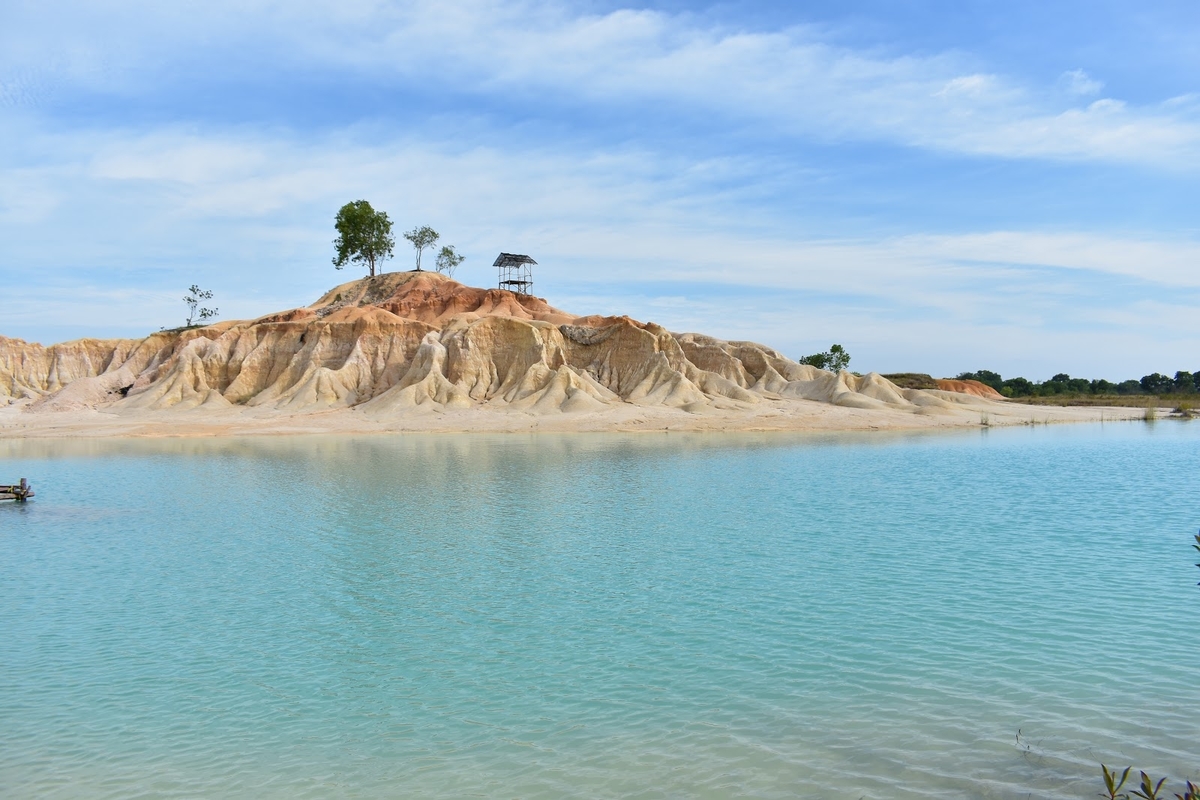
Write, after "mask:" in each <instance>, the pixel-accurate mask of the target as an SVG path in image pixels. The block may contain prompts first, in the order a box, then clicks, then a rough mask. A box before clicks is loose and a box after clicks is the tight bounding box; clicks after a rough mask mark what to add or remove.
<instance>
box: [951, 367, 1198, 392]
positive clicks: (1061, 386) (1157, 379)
mask: <svg viewBox="0 0 1200 800" xmlns="http://www.w3.org/2000/svg"><path fill="white" fill-rule="evenodd" d="M956 377H957V379H958V380H960V381H966V380H970V381H979V382H980V383H984V384H987V385H988V386H991V387H992V388H993V389H995V390H996V391H997V392H999V393H1000V394H1002V395H1004V396H1005V397H1050V396H1054V395H1111V394H1119V395H1138V394H1144V395H1163V394H1195V393H1196V392H1200V381H1198V380H1197V378H1198V375H1197V373H1192V372H1185V371H1182V370H1181V371H1179V372H1176V373H1175V377H1173V378H1170V377H1167V376H1166V375H1163V374H1161V373H1158V372H1152V373H1151V374H1149V375H1145V376H1143V377H1142V378H1141V380H1134V379H1132V378H1131V379H1129V380H1126V381H1121V382H1120V383H1112V382H1111V381H1106V380H1104V379H1103V378H1101V379H1097V380H1089V379H1087V378H1072V377H1071V376H1070V375H1068V374H1066V373H1065V372H1060V373H1058V374H1057V375H1055V376H1054V377H1052V378H1050V380H1047V381H1041V382H1038V383H1035V382H1033V381H1031V380H1028V379H1027V378H1003V377H1001V375H1000V373H998V372H992V371H991V370H987V369H981V370H977V371H975V372H963V373H960V374H959V375H957V376H956Z"/></svg>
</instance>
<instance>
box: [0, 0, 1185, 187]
mask: <svg viewBox="0 0 1200 800" xmlns="http://www.w3.org/2000/svg"><path fill="white" fill-rule="evenodd" d="M24 11H25V13H24V14H21V15H16V19H15V20H14V22H15V24H13V25H12V26H11V27H9V32H8V33H7V34H0V52H3V51H4V50H5V48H6V47H8V48H9V54H8V55H7V56H3V55H0V83H6V84H7V83H12V82H13V81H15V80H17V78H15V77H14V76H18V75H22V74H24V75H25V76H26V77H24V78H21V79H20V80H21V81H23V83H22V85H25V84H29V85H32V84H33V83H36V82H37V80H38V79H35V78H33V77H30V70H34V71H37V70H41V71H42V73H43V77H44V76H47V75H52V76H53V77H54V79H55V80H60V81H67V82H75V83H78V84H81V85H84V86H88V87H91V88H93V89H97V90H107V91H118V92H121V91H136V90H137V87H145V86H148V85H158V84H159V82H163V81H165V82H167V83H166V84H165V85H166V87H167V88H169V86H170V81H171V80H172V79H173V78H174V76H176V75H177V74H178V73H180V72H184V73H188V74H193V73H196V72H205V71H212V72H215V73H220V72H221V71H222V70H224V69H229V67H226V66H225V65H224V62H226V61H228V62H230V63H232V64H233V65H234V66H233V67H232V68H233V69H238V70H247V69H252V70H253V71H262V72H264V73H268V74H269V73H272V72H276V71H278V72H279V73H281V74H287V73H288V72H289V71H290V70H295V69H303V70H304V71H306V73H309V74H311V73H312V71H314V70H315V71H333V72H334V73H335V74H338V76H339V79H347V80H364V79H365V80H370V81H383V82H385V83H386V82H396V81H399V82H404V83H412V84H415V85H421V86H427V87H451V88H452V89H453V90H454V91H462V92H468V93H482V94H485V95H491V96H494V97H495V98H497V99H498V100H500V101H504V100H506V99H514V98H525V99H528V98H531V97H536V98H540V99H541V101H542V102H543V104H547V105H548V104H553V103H589V104H592V105H598V106H600V107H606V108H612V109H614V111H615V113H621V112H623V111H634V112H636V110H637V109H639V108H644V107H645V106H647V104H650V105H653V106H655V107H660V108H668V109H673V110H677V111H678V112H680V113H685V114H696V115H710V118H712V119H719V120H722V121H723V123H724V124H732V125H744V124H755V125H759V126H766V127H767V128H769V129H772V130H774V131H776V132H778V133H780V134H784V135H793V136H803V137H815V138H818V139H826V140H845V139H850V140H860V141H890V142H897V143H900V144H904V145H909V146H916V147H923V148H930V149H935V150H947V151H953V152H960V153H973V154H983V155H991V156H1001V157H1007V158H1051V159H1073V160H1103V161H1114V162H1131V163H1143V164H1154V165H1158V166H1169V167H1172V168H1180V167H1181V166H1182V167H1187V165H1195V164H1197V163H1200V157H1198V156H1200V124H1198V123H1197V118H1196V113H1195V109H1194V107H1193V106H1192V105H1189V104H1179V103H1172V102H1165V103H1163V104H1160V105H1158V106H1144V107H1133V106H1129V105H1126V104H1124V103H1121V102H1120V100H1119V99H1117V98H1108V99H1102V100H1099V101H1097V102H1094V103H1092V104H1091V105H1089V106H1083V107H1080V106H1078V105H1075V104H1074V103H1075V102H1076V100H1077V99H1078V98H1082V97H1085V96H1091V95H1095V94H1096V93H1098V92H1099V90H1100V89H1101V88H1102V84H1101V83H1100V82H1099V81H1096V80H1095V79H1093V78H1091V77H1090V76H1089V75H1088V74H1087V73H1086V72H1084V71H1083V70H1080V69H1077V70H1072V71H1070V72H1067V73H1064V75H1063V76H1062V77H1061V78H1060V84H1062V85H1063V86H1065V88H1066V89H1067V93H1068V94H1069V95H1070V96H1071V99H1068V100H1067V101H1066V102H1065V103H1064V100H1063V97H1062V94H1061V93H1060V92H1055V91H1053V87H1050V86H1046V87H1038V86H1029V85H1022V84H1021V83H1019V82H1017V81H1015V80H1013V79H1011V78H1006V77H1004V76H1002V75H995V74H988V73H984V72H980V71H979V70H978V69H977V68H975V65H974V64H972V63H969V62H968V61H967V60H966V59H965V58H964V57H962V56H955V55H948V54H943V55H932V56H925V55H922V56H907V57H904V56H901V57H885V56H881V55H878V54H875V53H871V52H858V51H854V50H850V49H847V48H844V47H836V46H832V45H830V44H828V43H826V42H823V41H822V40H821V39H820V38H819V35H818V33H816V32H814V31H813V30H812V29H808V28H789V29H785V30H776V31H753V30H741V29H731V28H727V27H721V26H717V25H714V24H710V23H706V22H703V21H702V20H700V19H699V18H696V17H691V16H685V15H672V14H667V13H663V12H657V11H647V10H631V9H624V10H617V11H614V12H612V13H608V14H602V15H597V14H581V13H577V12H576V11H574V10H573V9H572V7H571V6H570V5H568V4H566V3H564V2H558V1H556V0H545V1H544V2H534V1H533V0H527V1H526V2H500V0H461V1H460V2H453V3H450V2H442V1H440V0H439V1H435V0H414V1H413V2H405V3H382V2H369V1H366V0H364V1H363V2H356V3H332V2H294V3H283V4H281V3H273V2H259V3H251V4H249V5H247V4H245V3H240V2H239V3H236V4H233V3H232V0H228V1H226V0H213V2H209V3H205V4H194V5H186V6H181V5H178V4H160V3H127V4H123V5H122V6H121V7H120V8H116V9H114V8H108V9H104V11H103V12H102V13H101V12H98V11H97V10H96V9H94V8H93V7H91V6H88V5H81V6H78V7H77V8H75V9H73V10H71V11H72V12H73V13H68V11H66V10H64V9H62V8H61V7H59V6H57V5H56V6H54V7H44V10H42V6H40V5H39V6H34V5H29V6H26V7H25V8H24ZM64 20H65V21H64ZM101 43H104V44H101ZM43 53H58V54H60V55H58V56H56V58H55V59H54V61H53V62H48V61H46V60H45V56H44V55H42V54H43ZM346 70H349V71H350V72H351V73H354V75H353V76H352V77H346V76H345V75H343V74H342V73H341V72H339V71H346ZM160 88H162V86H160ZM11 93H12V91H10V94H11ZM1188 168H1190V167H1188Z"/></svg>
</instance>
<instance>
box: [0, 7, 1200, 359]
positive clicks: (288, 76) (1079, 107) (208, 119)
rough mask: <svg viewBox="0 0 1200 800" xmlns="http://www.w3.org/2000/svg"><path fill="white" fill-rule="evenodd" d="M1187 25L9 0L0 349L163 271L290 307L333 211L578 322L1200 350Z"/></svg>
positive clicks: (0, 152) (865, 354)
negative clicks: (449, 247) (588, 316)
mask: <svg viewBox="0 0 1200 800" xmlns="http://www.w3.org/2000/svg"><path fill="white" fill-rule="evenodd" d="M1198 42H1200V5H1198V4H1196V3H1194V2H1158V3H1154V4H1145V3H1134V2H1103V1H1102V0H1091V1H1090V2H1071V1H1070V0H1063V1H1062V2H1055V3H1044V2H1021V1H1019V0H1013V1H1010V2H1004V3H999V2H989V3H984V2H973V1H972V0H956V1H955V2H932V1H927V2H922V1H920V0H909V1H907V2H906V1H905V0H893V1H892V2H882V0H880V1H879V2H808V3H803V2H797V3H769V2H725V3H715V4H707V3H692V2H683V1H682V0H665V1H664V2H657V3H649V4H640V5H632V4H624V3H618V2H609V1H608V0H595V1H593V2H566V1H565V0H544V1H537V2H533V1H531V2H508V3H500V2H489V1H488V0H470V1H468V2H449V1H448V0H442V2H425V1H424V0H419V1H417V2H383V1H382V0H378V1H372V0H342V2H336V3H334V2H306V1H305V0H293V2H253V1H250V2H247V0H240V2H236V3H234V2H225V1H224V0H209V2H205V3H184V2H180V3H172V4H164V3H158V2H125V3H120V4H101V3H82V2H74V3H73V2H64V3H58V4H46V3H32V2H23V1H22V0H8V2H6V3H5V4H4V8H3V10H0V281H3V283H4V286H5V289H4V294H3V296H2V297H0V333H2V334H5V335H8V336H17V337H21V338H26V339H29V340H36V341H42V342H45V343H49V342H53V341H61V340H65V339H71V338H76V337H81V336H139V335H144V334H145V333H147V332H150V331H153V330H157V329H158V328H160V327H162V326H165V325H166V326H169V325H175V324H179V323H181V322H182V320H183V314H184V311H185V307H184V305H183V303H182V301H181V299H180V298H181V297H182V295H183V293H184V291H185V290H186V288H187V286H189V285H190V284H192V283H198V284H200V285H201V286H203V287H206V288H209V289H212V290H213V291H214V292H215V294H216V298H215V302H216V304H217V305H218V306H219V307H220V309H221V316H222V318H227V319H228V318H234V317H253V316H257V315H259V314H262V313H266V312H268V311H273V310H277V309H281V308H286V307H293V306H297V305H304V304H307V303H309V302H312V301H313V300H314V299H316V297H318V296H319V295H320V294H321V293H322V292H323V291H324V290H325V289H327V288H329V287H330V286H332V285H334V284H336V283H339V282H343V281H346V280H350V279H352V278H354V277H357V275H356V273H354V272H351V271H343V272H338V271H336V270H334V269H333V267H332V265H331V263H330V259H331V258H332V255H333V253H332V246H331V240H332V238H333V235H334V232H333V229H332V224H333V216H334V214H335V213H336V211H337V208H338V207H339V206H340V205H342V204H343V203H345V202H348V201H350V200H355V199H360V198H361V199H367V200H370V201H371V202H372V203H373V204H374V205H375V206H376V208H381V209H383V210H386V211H387V212H388V213H389V214H390V215H391V217H392V219H393V220H394V221H395V222H396V225H397V227H398V229H400V230H405V229H408V228H410V227H413V226H415V225H431V226H433V227H434V228H436V229H437V230H438V231H440V232H441V234H442V238H443V242H444V243H452V244H454V245H456V246H457V247H458V249H459V250H460V251H461V252H462V253H464V254H465V255H466V256H467V261H466V262H465V264H464V265H463V267H462V268H461V269H460V271H459V274H458V277H459V278H460V279H462V280H464V282H467V283H472V284H475V285H485V286H486V285H492V284H493V283H494V281H495V275H494V274H493V270H492V269H491V268H490V264H491V262H492V260H493V259H494V257H495V255H496V253H498V252H499V251H501V250H507V251H515V252H527V253H530V254H531V255H533V256H534V257H535V258H537V259H538V261H539V262H540V263H541V266H540V268H539V269H538V270H537V272H536V273H535V280H536V281H537V292H538V294H540V295H543V296H545V297H546V298H547V299H548V300H549V301H550V302H551V303H552V304H554V305H557V306H559V307H561V308H565V309H568V310H571V311H575V312H577V313H581V314H584V313H628V314H630V315H631V316H634V317H637V318H639V319H648V320H653V321H655V322H658V323H660V324H663V325H665V326H667V327H668V328H671V329H672V330H678V331H686V330H694V331H701V332H705V333H710V334H713V335H717V336H721V337H724V338H741V339H752V340H756V341H761V342H764V343H766V344H769V345H772V346H775V347H777V348H779V349H780V350H782V351H783V352H785V353H787V354H789V355H791V356H793V357H797V356H801V355H805V354H807V353H811V352H815V351H818V350H824V349H825V348H826V347H828V345H829V344H830V343H832V342H840V343H841V344H843V345H845V346H846V348H847V349H848V350H849V351H850V353H851V354H852V355H853V362H852V367H854V368H856V369H859V370H863V371H867V370H877V371H881V372H889V371H900V370H905V371H908V370H912V371H921V372H930V373H932V374H935V375H939V376H941V375H953V374H956V373H958V372H961V371H963V370H973V369H979V368H988V369H994V370H997V371H999V372H1001V373H1003V374H1005V375H1017V374H1020V375H1025V376H1027V377H1030V378H1035V379H1041V378H1046V377H1049V376H1050V375H1051V374H1053V373H1055V372H1060V371H1065V372H1068V373H1070V374H1072V375H1083V376H1088V377H1107V378H1110V379H1119V378H1127V377H1139V376H1141V375H1143V374H1146V373H1148V372H1152V371H1161V372H1168V371H1169V372H1174V371H1175V370H1177V369H1187V370H1200V347H1198V346H1197V345H1198V344H1200V314H1198V313H1197V311H1198V310H1200V269H1198V267H1200V215H1198V212H1200V180H1198V179H1200V44H1198ZM401 244H406V243H404V242H403V241H401ZM410 260H411V253H410V252H409V251H407V250H406V249H404V248H397V257H396V259H395V260H394V261H392V262H389V264H388V265H387V269H407V268H409V266H410Z"/></svg>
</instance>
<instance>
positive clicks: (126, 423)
mask: <svg viewBox="0 0 1200 800" xmlns="http://www.w3.org/2000/svg"><path fill="white" fill-rule="evenodd" d="M764 406H765V407H764ZM1144 414H1145V409H1142V408H1127V407H1118V406H1113V407H1107V406H1084V407H1080V406H1070V407H1068V406H1061V407H1060V406H1028V405H1024V404H1016V403H1008V402H998V401H991V400H981V399H976V402H971V403H969V404H963V405H962V406H960V407H958V408H955V409H952V410H939V411H938V412H936V413H932V412H928V411H927V412H925V413H922V412H912V411H900V410H894V409H891V408H886V409H863V408H850V407H845V406H836V405H832V404H828V403H821V402H816V401H803V400H793V401H777V402H768V403H764V404H762V405H761V406H755V407H753V408H750V409H710V410H707V411H705V412H704V413H695V412H689V411H684V410H681V409H676V408H669V407H664V406H644V405H637V404H632V403H623V404H620V405H614V406H610V407H608V408H605V409H603V410H600V411H594V412H586V413H573V414H572V413H556V414H534V413H530V412H528V411H520V410H516V409H512V408H507V407H504V406H500V407H493V408H489V407H475V408H468V409H435V408H430V409H429V410H427V411H426V410H421V407H418V408H416V409H412V410H409V411H408V413H405V414H401V415H386V416H385V415H372V414H369V413H366V412H364V411H361V410H359V409H356V408H344V409H336V410H329V411H319V412H307V413H297V414H281V413H280V412H278V411H276V410H268V409H256V408H234V409H229V408H226V409H219V410H207V409H204V408H196V409H189V410H186V411H176V410H172V411H120V412H114V411H101V410H96V409H80V410H73V411H28V410H26V406H25V405H24V404H20V405H18V404H13V405H8V406H0V439H60V438H76V437H87V438H202V437H232V436H296V435H306V436H307V435H356V436H357V435H368V436H369V435H383V434H396V433H446V434H464V433H466V434H470V433H480V434H496V433H531V432H546V433H637V432H662V431H668V432H670V431H675V432H681V433H682V432H692V433H703V432H738V433H773V432H779V433H798V432H815V433H821V432H831V433H832V432H846V431H923V430H930V431H932V430H968V429H973V428H990V427H1014V426H1026V425H1043V424H1047V425H1048V424H1065V423H1076V422H1109V421H1112V422H1118V421H1140V420H1142V419H1143V418H1144ZM1165 417H1166V414H1165V411H1164V412H1160V418H1165Z"/></svg>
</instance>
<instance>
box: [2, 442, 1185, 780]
mask: <svg viewBox="0 0 1200 800" xmlns="http://www.w3.org/2000/svg"><path fill="white" fill-rule="evenodd" d="M1197 444H1200V427H1196V424H1195V423H1193V424H1191V425H1187V424H1183V423H1171V422H1166V421H1163V422H1159V423H1157V424H1155V425H1152V426H1146V425H1137V424H1123V425H1108V426H1079V427H1069V428H1068V427H1057V428H1034V429H1021V430H1002V431H996V430H992V431H986V432H983V433H972V434H963V435H949V436H928V435H921V436H881V435H876V436H841V437H814V436H807V437H805V436H781V435H770V436H767V435H750V434H741V435H728V436H723V435H722V436H703V435H692V436H679V435H676V434H669V435H661V436H660V435H638V436H618V435H594V436H588V435H576V436H475V437H472V436H404V437H394V438H389V437H376V438H335V437H313V438H304V437H301V438H266V437H264V438H247V439H234V440H161V441H125V442H120V441H78V442H43V441H13V440H8V441H0V470H2V472H3V474H0V480H8V479H15V478H17V477H19V476H25V477H28V478H30V480H31V481H32V482H33V483H34V485H35V486H36V487H37V490H38V497H37V499H36V501H34V502H31V503H29V504H27V505H26V506H24V507H18V506H15V505H13V504H7V505H4V506H0V794H3V795H4V796H6V797H49V798H66V797H112V798H131V797H172V796H187V797H196V796H205V797H245V796H254V797H281V798H282V797H434V798H436V797H446V798H452V797H453V798H457V797H522V798H558V797H579V798H593V797H638V798H640V797H647V798H650V797H683V796H687V797H713V798H716V797H732V796H744V797H764V798H773V797H780V798H782V797H795V796H809V797H828V798H834V797H845V798H858V797H864V796H865V797H871V798H962V797H979V798H1025V797H1035V798H1078V797H1088V796H1094V795H1095V793H1096V791H1098V789H1099V782H1098V781H1097V780H1096V777H1097V774H1098V766H1097V765H1098V763H1099V762H1100V761H1102V760H1103V761H1105V762H1106V763H1110V764H1119V765H1122V766H1124V765H1126V764H1134V765H1136V766H1138V767H1140V768H1145V769H1150V770H1154V771H1157V772H1160V773H1162V772H1167V773H1170V774H1171V775H1174V776H1176V777H1177V778H1180V779H1182V778H1185V777H1192V778H1196V777H1198V775H1197V772H1198V771H1200V746H1198V743H1200V714H1197V709H1200V656H1197V650H1196V642H1197V640H1198V637H1197V633H1198V630H1200V625H1198V620H1200V589H1198V588H1197V587H1196V585H1195V583H1196V580H1197V579H1198V577H1200V576H1198V575H1197V574H1196V573H1197V572H1198V571H1197V570H1196V569H1195V567H1194V566H1192V564H1193V562H1194V561H1195V559H1194V558H1193V557H1192V556H1193V554H1194V551H1191V550H1190V549H1189V544H1190V537H1191V535H1192V533H1194V529H1195V527H1196V526H1197V524H1198V518H1200V507H1198V503H1197V496H1198V495H1197V491H1196V490H1197V487H1198V486H1200V481H1198V478H1200V459H1197V458H1196V454H1197ZM5 476H7V477H5ZM1018 731H1020V735H1019V737H1018Z"/></svg>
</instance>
